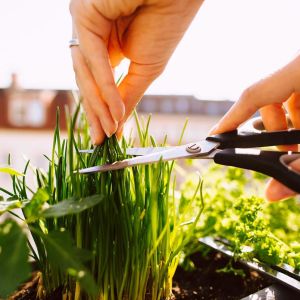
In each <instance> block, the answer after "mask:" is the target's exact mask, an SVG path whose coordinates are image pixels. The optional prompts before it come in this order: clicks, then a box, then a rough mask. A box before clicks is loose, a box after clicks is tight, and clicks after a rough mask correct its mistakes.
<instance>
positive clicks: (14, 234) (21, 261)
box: [0, 220, 30, 298]
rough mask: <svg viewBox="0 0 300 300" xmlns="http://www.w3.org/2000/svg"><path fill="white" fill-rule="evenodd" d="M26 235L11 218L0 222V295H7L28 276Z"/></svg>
mask: <svg viewBox="0 0 300 300" xmlns="http://www.w3.org/2000/svg"><path fill="white" fill-rule="evenodd" d="M28 255H29V250H28V247H27V237H26V235H25V233H24V231H23V230H22V229H21V228H20V226H19V225H18V224H17V223H16V222H15V221H13V220H7V221H4V222H3V223H1V224H0V295H1V296H2V297H5V298H6V297H8V296H9V295H10V293H11V292H12V291H14V290H15V289H16V288H17V287H18V286H19V284H20V283H21V282H23V281H25V280H26V279H28V278H29V275H30V267H29V263H28Z"/></svg>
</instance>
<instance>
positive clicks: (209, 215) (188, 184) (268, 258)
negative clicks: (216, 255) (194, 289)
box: [182, 165, 300, 269]
mask: <svg viewBox="0 0 300 300" xmlns="http://www.w3.org/2000/svg"><path fill="white" fill-rule="evenodd" d="M203 176H204V178H205V181H204V190H205V193H204V201H205V209H204V211H203V215H202V217H201V220H200V222H199V223H198V226H197V230H196V236H197V237H202V236H215V237H220V238H225V239H227V240H228V241H229V242H230V243H231V246H232V250H233V252H234V253H235V256H236V257H242V258H245V259H248V260H255V259H257V260H260V261H262V262H265V263H268V264H270V265H280V264H282V263H288V264H289V265H291V266H292V267H294V268H295V269H300V244H299V241H298V240H299V232H300V205H299V202H297V200H296V199H289V200H286V201H282V202H276V203H268V202H267V201H266V200H265V199H264V198H263V195H262V192H263V190H264V184H265V182H266V180H265V179H266V177H265V176H264V175H261V174H259V173H254V172H248V171H245V170H242V169H237V168H233V167H229V168H228V167H221V166H218V165H213V166H212V167H210V168H209V170H208V171H204V175H203ZM195 185H196V182H195V181H194V179H193V178H192V177H190V178H189V179H187V180H186V181H185V183H184V184H183V186H182V191H183V193H182V197H183V198H185V199H186V200H187V201H189V199H190V198H191V194H190V192H189V191H190V190H192V189H193V187H195ZM196 203H197V202H195V203H194V204H193V205H197V204H196ZM197 249H199V245H198V244H197V243H195V242H193V243H191V244H189V246H188V247H187V248H186V250H185V251H186V253H187V254H189V253H191V252H194V251H196V250H197Z"/></svg>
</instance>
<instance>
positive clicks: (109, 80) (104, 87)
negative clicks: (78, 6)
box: [77, 26, 125, 122]
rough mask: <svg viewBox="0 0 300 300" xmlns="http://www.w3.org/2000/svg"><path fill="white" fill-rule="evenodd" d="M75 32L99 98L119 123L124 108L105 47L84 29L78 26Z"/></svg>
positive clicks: (96, 36) (99, 39)
mask: <svg viewBox="0 0 300 300" xmlns="http://www.w3.org/2000/svg"><path fill="white" fill-rule="evenodd" d="M77 32H78V36H79V40H80V50H81V51H82V53H83V56H84V58H85V60H86V61H87V64H88V67H89V69H90V72H91V75H92V77H93V78H94V81H95V82H96V84H97V86H98V88H99V92H100V97H101V99H102V101H104V102H105V103H106V105H107V106H108V108H109V111H110V113H111V116H112V118H113V119H114V120H115V121H116V122H119V121H121V120H122V119H123V117H124V113H125V106H124V103H123V101H122V98H121V96H120V94H119V92H118V89H117V86H116V84H115V81H114V77H113V72H112V68H111V65H110V62H109V56H108V51H107V46H106V44H105V43H104V41H103V39H102V38H101V37H99V36H98V35H96V34H94V33H92V32H90V31H89V30H87V29H85V28H84V27H81V26H79V28H77Z"/></svg>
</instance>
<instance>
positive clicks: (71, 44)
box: [69, 38, 79, 48]
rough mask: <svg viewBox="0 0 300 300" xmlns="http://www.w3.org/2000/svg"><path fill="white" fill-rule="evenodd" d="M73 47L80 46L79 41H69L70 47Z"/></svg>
mask: <svg viewBox="0 0 300 300" xmlns="http://www.w3.org/2000/svg"><path fill="white" fill-rule="evenodd" d="M73 46H79V40H78V39H76V38H74V39H71V40H69V47H70V48H71V47H73Z"/></svg>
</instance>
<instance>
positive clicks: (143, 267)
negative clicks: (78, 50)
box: [0, 107, 203, 300]
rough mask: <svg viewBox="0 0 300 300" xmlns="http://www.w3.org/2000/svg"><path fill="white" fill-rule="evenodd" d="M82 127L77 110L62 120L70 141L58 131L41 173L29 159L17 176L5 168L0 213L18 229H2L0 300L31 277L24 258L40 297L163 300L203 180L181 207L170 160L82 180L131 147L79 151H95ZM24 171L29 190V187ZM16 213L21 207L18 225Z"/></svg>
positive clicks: (142, 132) (144, 137)
mask: <svg viewBox="0 0 300 300" xmlns="http://www.w3.org/2000/svg"><path fill="white" fill-rule="evenodd" d="M58 119H59V117H57V124H58ZM136 121H137V128H138V134H139V140H140V145H141V146H148V145H151V146H156V143H155V141H154V138H152V137H150V135H149V133H148V129H149V120H148V122H147V123H146V125H145V126H144V129H142V126H141V125H140V122H139V120H138V117H137V116H136ZM87 127H88V126H87V124H86V120H85V118H84V117H83V116H82V115H81V114H80V107H78V108H77V110H76V112H75V113H74V116H73V117H72V118H71V117H68V138H67V139H62V138H61V134H60V130H59V128H58V125H57V127H56V130H55V132H54V139H53V148H52V155H51V157H46V159H47V160H48V161H49V167H48V170H47V171H43V170H40V169H35V168H33V167H31V166H30V162H27V164H26V166H25V168H24V171H23V174H24V175H22V174H20V173H18V172H16V171H14V170H13V169H11V168H10V167H8V168H6V169H5V170H4V171H6V172H8V173H10V175H11V178H12V188H11V189H10V190H8V189H6V188H1V191H2V192H3V193H5V194H6V195H7V197H6V198H7V199H5V200H4V199H3V198H2V199H0V200H1V201H0V212H1V213H4V212H8V213H10V214H11V215H14V216H15V217H17V218H18V222H16V221H15V220H12V219H8V220H6V221H4V222H2V223H1V224H0V296H2V297H7V296H8V295H9V294H10V293H11V292H13V291H14V290H15V289H16V288H17V287H18V285H19V284H20V283H21V282H23V281H25V280H26V279H28V278H29V274H30V271H31V269H30V264H29V263H28V257H31V258H32V259H33V260H34V262H35V264H36V265H37V270H39V276H40V280H39V286H38V289H37V297H38V298H39V299H44V298H47V297H48V298H49V297H50V298H51V295H52V293H53V292H56V293H57V292H60V293H61V296H62V297H63V299H76V300H77V299H103V300H106V299H111V300H113V299H119V300H120V299H169V298H170V297H171V288H172V277H173V275H174V273H175V270H176V267H177V264H178V262H179V259H180V254H181V250H182V249H183V247H184V246H185V245H187V244H188V243H189V242H190V240H191V238H192V237H193V233H194V229H195V226H196V223H197V221H198V219H199V217H200V214H201V211H202V208H203V203H202V204H201V206H199V207H198V209H197V210H196V211H195V212H196V213H195V215H191V218H193V220H192V221H190V222H189V221H188V220H187V215H188V216H190V203H191V202H192V201H193V198H195V197H196V195H197V194H198V193H199V192H200V191H201V182H198V184H197V185H196V187H195V188H194V196H193V197H191V198H190V200H189V201H184V202H182V201H180V197H178V196H177V193H176V192H175V186H174V185H172V182H173V179H172V177H171V174H172V169H173V165H174V163H163V162H160V163H157V164H154V165H146V166H139V167H134V168H131V169H125V170H120V171H114V172H108V173H102V174H100V173H97V174H93V175H80V174H79V173H78V172H77V171H78V170H79V169H81V168H86V167H90V166H94V165H99V164H105V163H111V162H114V161H117V160H121V159H124V158H126V155H125V149H126V148H127V147H129V146H131V145H132V141H129V142H126V141H125V139H123V141H122V143H121V144H119V142H118V141H117V139H116V138H115V137H114V136H113V137H112V138H110V139H108V140H106V141H105V143H104V144H103V145H102V146H98V147H95V148H94V152H93V154H83V153H80V152H79V149H88V148H92V146H91V142H90V138H89V134H88V129H87ZM8 163H9V164H10V159H9V162H8ZM30 168H31V169H33V172H34V174H35V177H36V183H37V187H36V189H31V188H30V187H28V186H27V184H26V174H27V173H28V171H29V169H30ZM0 171H1V170H0ZM200 198H201V197H200ZM14 208H21V209H22V211H23V214H24V218H23V217H20V216H18V215H16V214H15V211H14V210H13V209H14ZM184 212H186V213H185V214H184ZM187 221H188V222H187ZM30 236H31V237H32V239H31V238H30Z"/></svg>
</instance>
